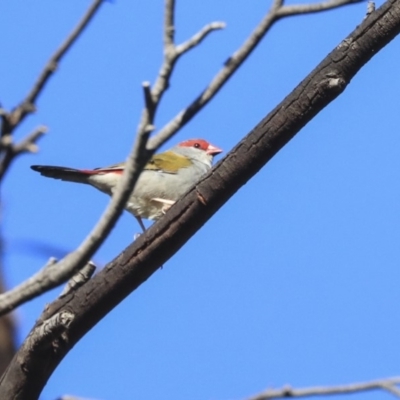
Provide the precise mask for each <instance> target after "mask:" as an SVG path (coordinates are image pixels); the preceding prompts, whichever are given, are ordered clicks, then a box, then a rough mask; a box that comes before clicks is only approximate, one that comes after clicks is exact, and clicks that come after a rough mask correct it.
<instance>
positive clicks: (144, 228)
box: [134, 215, 146, 232]
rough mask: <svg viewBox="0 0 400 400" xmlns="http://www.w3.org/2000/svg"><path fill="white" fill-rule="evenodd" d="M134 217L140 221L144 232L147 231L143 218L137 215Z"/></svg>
mask: <svg viewBox="0 0 400 400" xmlns="http://www.w3.org/2000/svg"><path fill="white" fill-rule="evenodd" d="M134 217H135V218H136V220H137V222H139V225H140V227H141V228H142V229H143V232H146V227H145V226H144V224H143V221H142V218H140V217H137V216H136V215H135V216H134Z"/></svg>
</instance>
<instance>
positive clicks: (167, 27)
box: [164, 0, 175, 51]
mask: <svg viewBox="0 0 400 400" xmlns="http://www.w3.org/2000/svg"><path fill="white" fill-rule="evenodd" d="M174 20H175V0H165V12H164V51H166V50H167V49H169V48H170V47H173V46H174V37H175V22H174Z"/></svg>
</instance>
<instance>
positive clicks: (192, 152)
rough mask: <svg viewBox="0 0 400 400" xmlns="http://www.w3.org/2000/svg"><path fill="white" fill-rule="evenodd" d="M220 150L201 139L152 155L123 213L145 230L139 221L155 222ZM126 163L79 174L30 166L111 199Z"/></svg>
mask: <svg viewBox="0 0 400 400" xmlns="http://www.w3.org/2000/svg"><path fill="white" fill-rule="evenodd" d="M221 152H222V150H221V149H220V148H218V147H216V146H213V145H212V144H210V143H209V142H207V141H206V140H203V139H190V140H186V141H184V142H181V143H179V144H178V145H176V146H175V147H173V148H171V149H170V150H167V151H166V152H164V153H159V154H155V155H154V156H153V157H152V158H151V159H150V161H149V162H148V163H147V164H146V166H145V167H144V170H143V171H142V173H141V174H140V176H139V179H138V180H137V182H136V185H135V188H134V190H133V192H132V194H131V195H130V197H129V200H128V202H127V204H126V206H125V209H126V210H127V211H129V212H130V213H131V214H133V215H134V217H135V218H136V219H137V220H138V222H139V224H140V226H141V228H142V229H143V231H145V230H146V228H145V226H144V224H143V221H142V218H146V219H150V220H158V219H159V218H161V217H162V216H163V215H164V214H165V212H166V211H167V210H168V209H169V208H170V207H171V205H172V204H174V203H175V202H176V201H177V200H178V199H179V198H180V197H181V196H182V195H183V194H184V193H185V192H186V191H187V190H189V189H190V188H191V187H192V186H193V185H194V184H195V183H196V182H197V181H198V180H199V179H200V177H201V176H202V175H204V174H205V173H206V172H208V171H209V170H210V169H211V167H212V161H213V158H214V156H215V155H217V154H219V153H221ZM124 166H125V163H120V164H115V165H111V166H109V167H105V168H96V169H92V170H86V169H85V170H79V169H73V168H66V167H54V166H47V165H32V166H31V168H32V169H33V170H34V171H37V172H40V174H41V175H43V176H47V177H49V178H55V179H61V180H63V181H69V182H78V183H86V184H88V185H92V186H94V187H95V188H96V189H99V190H101V191H102V192H104V193H106V194H108V195H110V196H111V195H112V194H113V191H114V189H115V188H116V186H117V184H118V182H119V180H120V179H121V177H122V173H123V172H124Z"/></svg>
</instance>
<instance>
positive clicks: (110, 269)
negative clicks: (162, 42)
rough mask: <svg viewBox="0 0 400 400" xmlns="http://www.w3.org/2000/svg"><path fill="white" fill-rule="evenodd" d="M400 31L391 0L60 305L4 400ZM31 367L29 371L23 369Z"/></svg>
mask: <svg viewBox="0 0 400 400" xmlns="http://www.w3.org/2000/svg"><path fill="white" fill-rule="evenodd" d="M399 32H400V0H390V1H388V2H386V3H385V4H384V5H383V6H382V7H380V8H379V9H378V10H377V11H375V12H374V13H372V14H371V15H370V16H369V17H368V18H367V19H366V20H364V21H363V22H362V23H361V24H360V26H359V27H358V28H357V29H356V30H355V31H354V32H353V33H352V34H351V35H350V36H349V37H347V38H346V39H345V40H344V41H343V42H342V43H340V44H339V46H337V47H336V48H335V49H334V50H333V51H332V52H331V53H330V54H329V55H328V56H327V57H326V58H325V59H324V60H323V61H322V63H321V64H320V65H318V67H317V68H316V69H315V70H314V71H313V72H312V73H311V74H310V75H309V76H307V77H306V78H305V79H304V80H303V81H302V82H301V83H300V84H299V86H298V87H297V88H296V89H295V90H294V91H293V92H292V93H291V94H290V95H289V96H288V97H287V98H285V100H284V101H283V102H282V103H281V104H279V105H278V106H277V107H276V108H275V109H274V110H273V111H272V112H270V113H269V114H268V115H267V116H266V117H265V118H264V119H263V120H262V121H261V122H260V123H259V124H258V125H257V126H256V127H255V128H254V129H253V130H252V131H251V132H250V133H249V135H248V136H247V137H246V138H245V139H244V140H242V141H241V142H240V143H239V144H238V145H237V146H236V147H235V148H234V149H233V150H232V151H231V152H230V153H229V154H228V155H227V157H226V158H225V159H224V160H223V161H222V162H220V163H218V164H217V165H216V166H215V167H214V169H213V170H212V171H210V173H209V174H208V175H207V176H206V177H204V178H203V179H202V180H201V181H200V182H199V183H198V184H197V185H196V186H195V187H194V188H192V190H190V191H189V192H188V193H187V194H186V195H185V196H183V198H182V199H181V200H180V201H179V202H177V203H176V204H175V205H174V206H172V207H171V209H170V210H169V211H168V213H167V214H166V216H165V217H164V218H162V219H161V220H160V221H158V222H157V223H156V224H154V225H153V226H152V227H151V228H150V229H148V230H147V231H146V233H145V234H143V235H142V236H140V237H139V238H138V240H137V241H135V242H134V243H133V244H132V245H130V246H129V247H128V248H127V249H126V250H125V251H124V252H122V253H121V254H120V255H119V256H118V257H117V258H116V259H115V260H113V261H112V262H110V263H109V264H108V265H107V266H106V267H105V268H104V269H103V270H102V271H101V272H100V273H99V274H98V275H96V276H94V277H93V278H92V279H91V280H90V281H88V282H87V283H86V284H85V285H83V286H82V287H80V288H79V289H78V290H77V291H75V292H74V293H72V294H67V295H66V296H65V297H63V298H61V299H58V300H56V301H55V302H54V303H52V304H51V305H50V306H49V307H48V308H47V309H46V310H45V311H44V313H43V314H42V316H41V317H40V319H39V320H38V322H37V324H36V326H35V327H34V328H33V330H32V332H36V331H37V330H38V329H40V327H41V326H42V325H43V324H45V323H46V321H49V320H51V318H52V317H53V316H54V315H59V314H60V313H64V312H68V313H70V314H72V316H71V322H70V324H69V326H68V327H67V328H66V330H65V331H63V334H62V335H61V336H59V337H58V338H57V340H58V341H57V343H58V348H57V350H58V351H57V352H54V351H53V348H52V347H51V346H50V345H49V344H48V345H47V346H43V347H40V348H38V350H37V351H36V354H35V350H34V349H33V350H31V351H30V352H29V351H28V350H27V345H26V343H27V342H29V340H28V339H27V340H26V341H25V342H24V345H23V346H22V348H21V349H20V351H19V352H18V353H17V355H16V356H15V357H14V359H13V361H12V362H11V364H10V365H9V367H8V369H7V371H6V372H5V374H4V375H3V376H2V378H1V380H0V398H7V399H14V400H16V399H24V400H31V399H36V398H37V397H38V396H39V394H40V392H41V390H42V388H43V386H44V384H45V383H46V381H47V379H48V378H49V376H50V375H51V373H52V371H53V370H54V369H55V368H56V366H57V365H58V364H59V363H60V361H61V360H62V359H63V357H64V356H65V355H66V354H67V353H68V351H69V350H70V349H71V348H72V347H73V346H74V344H75V343H76V342H77V341H78V340H79V339H80V338H81V337H82V336H83V335H84V334H85V333H86V332H88V331H89V330H90V329H91V328H92V327H93V326H94V325H95V324H96V323H97V322H98V321H99V320H100V319H101V318H103V317H104V316H105V315H106V314H107V313H108V312H109V311H110V310H111V309H112V308H114V307H115V306H116V305H117V304H118V303H119V302H121V301H122V300H123V299H124V298H125V297H126V296H127V295H128V294H129V293H131V292H132V291H133V290H135V289H136V288H137V287H138V286H139V285H141V284H142V283H143V282H145V281H146V280H147V279H148V278H149V277H150V276H151V275H152V274H153V273H154V272H156V271H157V269H158V268H159V267H160V266H161V265H163V264H165V262H166V261H167V260H168V259H169V258H170V257H171V256H172V255H173V254H175V253H176V252H177V251H178V250H179V249H180V248H181V247H182V246H183V245H184V244H185V243H186V241H187V240H189V238H190V237H191V236H193V234H194V233H195V232H196V231H197V230H199V229H200V227H201V226H202V225H203V224H204V223H205V222H206V221H207V220H208V219H209V218H211V216H212V215H213V214H214V213H215V212H216V211H217V210H218V209H219V208H220V207H221V206H222V205H223V204H224V203H225V202H226V201H227V200H228V199H229V198H230V197H231V196H233V194H234V193H235V192H236V191H237V190H238V189H239V188H240V187H241V186H243V185H244V184H245V183H246V182H247V181H248V180H249V179H250V178H251V177H252V176H253V175H255V174H256V173H257V172H258V171H259V169H260V168H261V167H262V166H264V165H265V164H266V163H267V162H268V161H269V160H270V159H271V158H272V157H273V156H274V155H275V154H276V153H277V152H278V151H279V150H280V149H281V148H282V147H283V146H284V145H285V144H286V143H287V142H288V141H289V140H291V139H292V138H293V137H294V135H295V134H296V133H298V132H299V131H300V129H301V128H302V127H303V126H304V125H306V124H307V123H308V122H309V121H310V120H311V119H312V118H313V117H314V116H315V115H316V114H317V113H318V112H320V111H321V110H322V109H323V108H324V107H325V106H327V105H328V104H329V103H330V102H331V101H333V100H334V99H335V98H336V97H337V96H339V94H341V93H342V92H343V91H344V89H345V88H346V86H347V84H348V83H349V82H350V80H351V79H352V78H353V77H354V75H355V74H356V73H357V72H358V71H359V70H360V69H361V67H362V66H363V65H364V64H365V63H367V62H368V61H369V60H370V59H371V58H372V57H373V56H374V55H375V54H377V53H378V52H379V51H380V50H381V49H382V48H383V47H384V46H385V45H386V44H388V43H389V42H390V41H391V40H392V39H393V38H394V37H395V36H396V35H398V34H399ZM27 363H29V368H28V369H26V368H21V366H23V365H27Z"/></svg>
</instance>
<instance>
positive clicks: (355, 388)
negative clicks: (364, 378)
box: [247, 377, 400, 400]
mask: <svg viewBox="0 0 400 400" xmlns="http://www.w3.org/2000/svg"><path fill="white" fill-rule="evenodd" d="M399 384H400V377H394V378H385V379H379V380H374V381H369V382H360V383H351V384H349V385H337V386H314V387H309V388H303V389H295V388H292V387H291V386H284V387H283V388H281V389H267V390H265V391H264V392H262V393H259V394H257V395H255V396H252V397H249V398H248V399H247V400H269V399H281V398H288V397H291V398H292V397H311V396H327V395H332V394H350V393H358V392H365V391H369V390H377V389H380V390H385V391H388V392H389V393H391V394H393V395H395V396H396V397H399V398H400V390H399V389H398V388H397V387H396V385H399Z"/></svg>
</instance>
